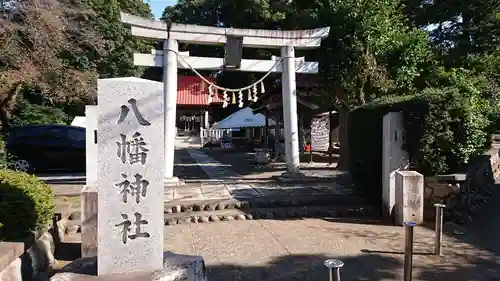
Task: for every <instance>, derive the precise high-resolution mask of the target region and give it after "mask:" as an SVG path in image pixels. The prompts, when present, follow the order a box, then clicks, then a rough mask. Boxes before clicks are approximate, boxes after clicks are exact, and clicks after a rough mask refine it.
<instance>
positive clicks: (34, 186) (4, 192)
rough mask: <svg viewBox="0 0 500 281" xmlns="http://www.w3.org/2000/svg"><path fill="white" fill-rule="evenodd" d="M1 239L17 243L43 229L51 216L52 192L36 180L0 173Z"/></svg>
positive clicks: (10, 172)
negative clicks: (15, 240) (16, 240)
mask: <svg viewBox="0 0 500 281" xmlns="http://www.w3.org/2000/svg"><path fill="white" fill-rule="evenodd" d="M0 198H2V200H1V201H0V223H1V224H3V225H4V227H3V228H2V229H1V230H0V238H2V239H21V238H25V237H26V236H27V235H30V233H32V232H33V231H37V230H41V229H43V228H45V227H46V226H47V224H48V223H49V221H50V220H51V219H52V217H53V215H54V204H53V202H52V189H51V188H50V186H49V185H47V184H45V183H43V182H41V181H40V180H39V179H38V178H37V177H35V176H33V175H28V174H26V173H22V172H15V171H10V170H0Z"/></svg>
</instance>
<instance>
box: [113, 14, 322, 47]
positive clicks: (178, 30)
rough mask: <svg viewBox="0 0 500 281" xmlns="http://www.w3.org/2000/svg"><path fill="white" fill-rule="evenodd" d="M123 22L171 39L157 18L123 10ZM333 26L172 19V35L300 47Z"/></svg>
mask: <svg viewBox="0 0 500 281" xmlns="http://www.w3.org/2000/svg"><path fill="white" fill-rule="evenodd" d="M120 15H121V21H122V23H125V24H129V25H130V26H131V28H132V35H133V36H138V37H143V38H150V39H168V35H167V25H166V24H165V23H163V22H161V21H158V20H152V19H147V18H142V17H138V16H134V15H130V14H126V13H121V14H120ZM329 32H330V27H323V28H317V29H307V30H264V29H240V28H223V27H212V26H203V25H191V24H177V23H172V26H171V28H170V37H169V38H170V39H175V40H178V41H179V42H182V43H191V44H200V45H218V44H225V43H226V39H227V37H226V36H242V37H243V46H244V47H249V48H266V49H275V48H280V47H283V46H293V47H295V48H297V49H313V48H317V47H319V46H320V45H321V40H322V39H324V38H326V37H328V33H329Z"/></svg>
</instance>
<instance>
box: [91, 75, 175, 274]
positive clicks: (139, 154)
mask: <svg viewBox="0 0 500 281" xmlns="http://www.w3.org/2000/svg"><path fill="white" fill-rule="evenodd" d="M98 93H99V95H98V104H99V122H98V130H97V131H98V133H99V135H98V139H99V142H98V169H99V175H98V210H99V215H98V245H99V247H98V255H97V256H98V260H97V261H98V274H99V275H101V274H118V273H123V272H128V273H132V272H151V271H156V270H161V269H162V268H163V264H162V257H163V197H164V161H165V160H164V155H165V153H164V121H163V119H164V117H163V116H164V114H163V108H164V102H163V87H161V84H160V85H157V84H151V83H146V82H141V81H137V80H129V81H127V80H124V79H122V78H117V79H100V80H99V81H98ZM131 265H133V266H131Z"/></svg>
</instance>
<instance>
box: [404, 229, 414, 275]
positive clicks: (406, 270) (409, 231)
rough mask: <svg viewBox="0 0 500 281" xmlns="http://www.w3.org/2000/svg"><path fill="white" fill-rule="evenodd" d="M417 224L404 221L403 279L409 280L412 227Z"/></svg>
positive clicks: (411, 257) (411, 262) (411, 254)
mask: <svg viewBox="0 0 500 281" xmlns="http://www.w3.org/2000/svg"><path fill="white" fill-rule="evenodd" d="M415 225H417V224H416V223H415V222H412V221H409V222H404V226H405V263H404V273H403V281H411V272H412V264H413V228H414V227H415Z"/></svg>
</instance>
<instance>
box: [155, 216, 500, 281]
mask: <svg viewBox="0 0 500 281" xmlns="http://www.w3.org/2000/svg"><path fill="white" fill-rule="evenodd" d="M452 228H456V227H454V226H453V225H449V226H446V229H447V230H449V231H453V229H452ZM415 233H416V236H415V255H414V262H413V264H414V266H413V268H414V271H413V279H412V280H413V281H417V280H425V281H431V280H436V281H438V280H439V281H448V280H449V281H462V280H463V281H486V280H500V259H499V257H498V256H497V255H496V254H495V253H494V252H492V251H488V250H486V249H484V248H481V247H479V246H477V245H476V244H475V243H476V242H477V240H474V235H473V234H471V235H468V234H465V235H457V236H456V237H452V236H446V237H445V238H444V241H443V246H444V251H443V252H444V254H445V256H442V257H436V256H433V255H432V251H433V231H432V230H429V229H427V228H424V227H418V228H416V230H415ZM165 237H166V238H165V239H166V240H165V244H164V248H165V250H169V251H172V252H175V253H182V254H189V255H201V256H203V257H204V258H205V262H206V264H207V271H208V278H209V280H211V281H214V280H221V281H223V280H224V281H228V280H246V281H265V280H301V281H306V280H311V281H313V280H314V281H322V280H323V281H327V280H328V274H327V269H326V268H325V267H324V265H323V262H324V260H325V259H328V258H338V259H340V260H342V261H343V262H344V263H345V266H344V268H343V269H342V278H341V280H342V281H351V280H353V281H354V280H359V281H361V280H367V281H368V280H369V281H382V280H387V281H401V280H402V273H403V245H404V230H403V228H401V227H394V226H381V225H368V224H355V223H339V222H329V221H325V220H320V219H304V220H285V221H276V220H259V221H233V222H220V223H217V224H191V225H177V226H168V227H165ZM465 241H467V242H465Z"/></svg>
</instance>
